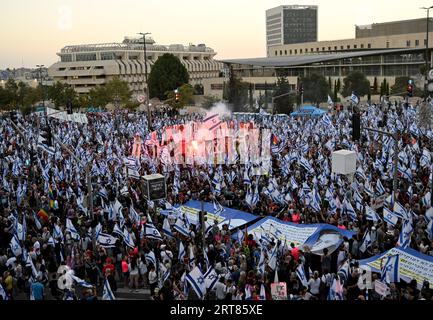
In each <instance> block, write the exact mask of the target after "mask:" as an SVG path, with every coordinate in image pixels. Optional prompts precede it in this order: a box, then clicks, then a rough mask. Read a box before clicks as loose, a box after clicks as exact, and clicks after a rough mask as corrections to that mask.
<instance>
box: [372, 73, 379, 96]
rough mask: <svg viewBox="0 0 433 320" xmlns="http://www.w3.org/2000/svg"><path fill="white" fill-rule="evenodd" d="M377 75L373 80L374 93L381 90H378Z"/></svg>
mask: <svg viewBox="0 0 433 320" xmlns="http://www.w3.org/2000/svg"><path fill="white" fill-rule="evenodd" d="M377 89H378V88H377V77H374V82H373V92H372V93H373V94H378V93H379V91H377Z"/></svg>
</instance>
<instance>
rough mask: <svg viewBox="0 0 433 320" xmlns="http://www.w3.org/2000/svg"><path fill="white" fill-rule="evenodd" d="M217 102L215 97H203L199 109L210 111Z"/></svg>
mask: <svg viewBox="0 0 433 320" xmlns="http://www.w3.org/2000/svg"><path fill="white" fill-rule="evenodd" d="M218 101H219V99H218V98H217V97H215V96H204V97H203V101H202V103H201V107H202V108H204V109H210V108H212V107H213V105H214V104H215V103H217V102H218Z"/></svg>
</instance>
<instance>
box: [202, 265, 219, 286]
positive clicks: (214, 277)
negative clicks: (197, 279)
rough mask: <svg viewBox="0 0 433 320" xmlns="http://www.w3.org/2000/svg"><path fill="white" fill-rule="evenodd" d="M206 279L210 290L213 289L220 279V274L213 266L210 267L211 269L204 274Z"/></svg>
mask: <svg viewBox="0 0 433 320" xmlns="http://www.w3.org/2000/svg"><path fill="white" fill-rule="evenodd" d="M204 281H205V284H206V288H207V289H208V290H212V289H213V288H214V286H215V284H216V283H217V281H218V274H217V273H216V271H215V269H214V268H213V267H209V269H208V270H207V271H206V273H205V274H204Z"/></svg>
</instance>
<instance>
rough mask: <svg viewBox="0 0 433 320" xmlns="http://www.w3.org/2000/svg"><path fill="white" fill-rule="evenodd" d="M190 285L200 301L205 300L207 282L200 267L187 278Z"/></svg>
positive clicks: (195, 268)
mask: <svg viewBox="0 0 433 320" xmlns="http://www.w3.org/2000/svg"><path fill="white" fill-rule="evenodd" d="M185 278H186V280H187V281H188V283H189V284H190V285H191V287H192V288H193V289H194V291H195V293H196V294H197V296H198V297H199V298H200V299H203V298H204V295H205V294H206V281H205V278H204V275H203V274H202V273H201V271H200V269H199V268H198V267H194V269H192V270H191V272H190V273H188V274H187V275H186V276H185Z"/></svg>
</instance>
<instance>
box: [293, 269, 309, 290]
mask: <svg viewBox="0 0 433 320" xmlns="http://www.w3.org/2000/svg"><path fill="white" fill-rule="evenodd" d="M296 275H297V276H298V278H299V280H301V283H302V285H303V286H304V287H306V288H308V281H307V277H306V276H305V270H304V264H300V265H298V267H297V268H296Z"/></svg>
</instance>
